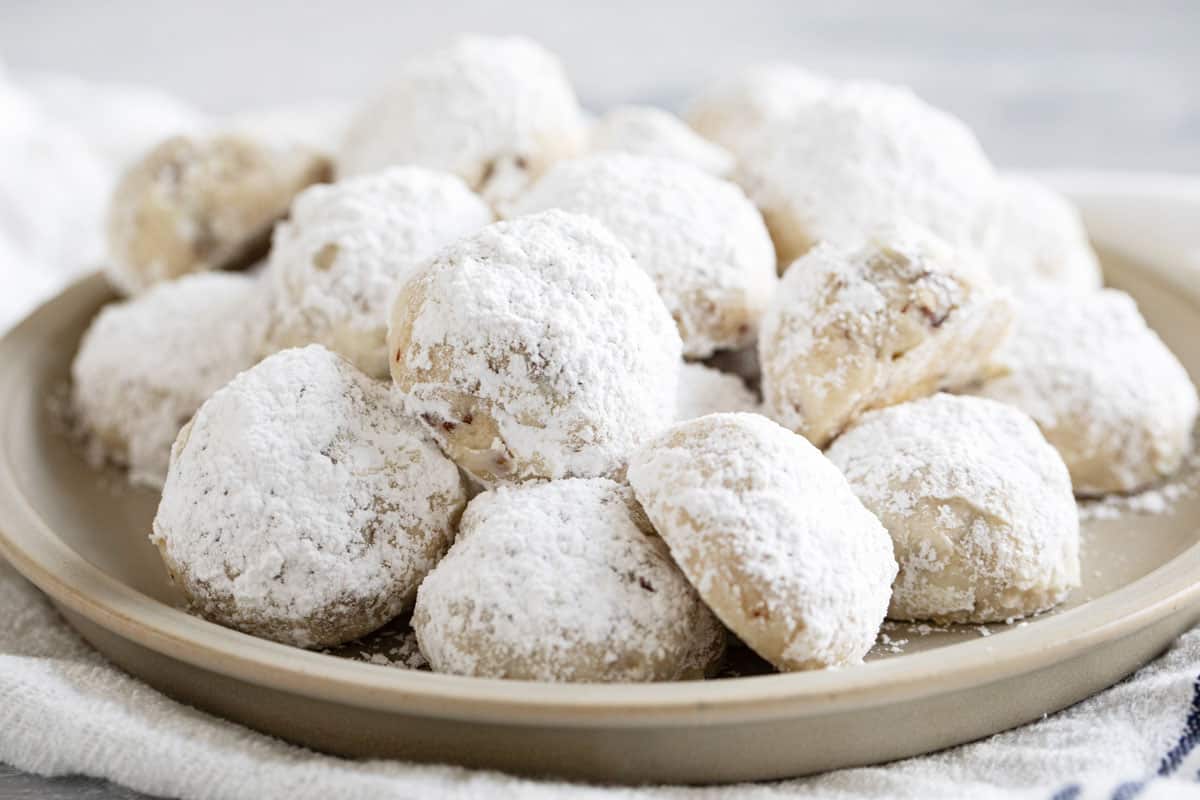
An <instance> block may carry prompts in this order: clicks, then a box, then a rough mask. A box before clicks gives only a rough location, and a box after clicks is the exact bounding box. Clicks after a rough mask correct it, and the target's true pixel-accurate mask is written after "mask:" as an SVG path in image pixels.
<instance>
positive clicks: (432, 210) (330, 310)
mask: <svg viewBox="0 0 1200 800" xmlns="http://www.w3.org/2000/svg"><path fill="white" fill-rule="evenodd" d="M491 217H492V215H491V211H490V210H489V209H488V207H487V206H486V205H485V204H484V202H483V201H482V200H481V199H479V197H478V196H477V195H475V194H474V193H473V192H472V191H471V190H470V189H468V188H467V187H466V185H465V184H464V183H463V182H462V181H461V180H459V179H458V178H456V177H454V176H453V175H449V174H446V173H439V172H433V171H432V170H427V169H424V168H422V167H392V168H390V169H387V170H384V171H383V172H379V173H374V174H371V175H364V176H362V177H358V178H350V179H347V180H344V181H341V182H339V183H336V184H333V185H331V186H314V187H311V188H309V189H307V190H305V191H304V192H303V193H301V195H300V196H299V197H297V198H296V201H295V202H294V203H293V204H292V212H291V218H290V219H289V220H288V221H286V222H283V223H280V224H279V225H278V226H276V228H275V236H274V240H273V242H272V248H271V257H270V266H269V267H268V271H267V281H268V283H269V286H270V294H271V325H270V329H269V331H268V339H269V343H270V345H271V347H272V348H273V349H276V350H278V349H282V348H285V347H294V346H298V345H304V344H308V343H310V342H318V343H320V344H323V345H325V346H326V347H328V348H330V349H332V350H334V351H335V352H338V353H340V354H342V355H343V356H345V357H346V358H348V359H350V360H351V361H352V362H354V363H355V364H356V365H358V367H359V368H360V369H362V370H363V371H365V372H367V373H368V374H369V375H372V376H374V377H377V378H386V377H387V376H388V352H387V341H386V340H387V317H388V311H389V310H390V306H391V301H392V296H393V294H394V292H395V288H396V286H397V285H398V283H399V282H401V281H403V280H404V279H405V278H406V277H407V276H408V274H409V273H410V272H412V271H413V270H414V269H416V268H417V267H418V266H420V264H421V263H422V262H423V261H425V260H426V259H427V258H429V257H430V256H432V255H433V254H434V253H435V252H437V251H438V250H439V249H441V248H442V247H443V246H444V245H446V244H449V243H450V242H452V241H454V240H456V239H458V238H459V237H461V236H465V235H467V234H469V233H473V232H474V231H476V230H478V229H479V228H482V227H483V226H484V225H486V224H488V223H489V222H490V221H491Z"/></svg>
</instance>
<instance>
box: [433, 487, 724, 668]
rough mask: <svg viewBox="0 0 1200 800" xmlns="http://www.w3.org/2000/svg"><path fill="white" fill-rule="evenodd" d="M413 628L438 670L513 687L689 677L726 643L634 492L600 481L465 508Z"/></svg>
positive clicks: (487, 496) (513, 494) (501, 495)
mask: <svg viewBox="0 0 1200 800" xmlns="http://www.w3.org/2000/svg"><path fill="white" fill-rule="evenodd" d="M413 628H414V629H415V630H416V632H417V641H418V642H419V643H420V645H421V652H422V653H424V654H425V656H426V657H427V658H428V659H429V662H430V664H431V665H432V666H433V668H434V670H435V671H437V672H450V673H455V674H458V675H472V676H475V677H485V678H515V679H520V680H541V681H575V682H614V681H667V680H677V679H680V678H688V677H690V678H699V677H703V676H704V673H705V672H706V670H707V669H708V668H709V667H710V666H711V665H713V664H714V663H715V662H716V661H717V660H718V659H719V657H720V655H721V653H722V651H723V650H724V643H725V630H724V629H723V628H722V627H721V625H720V624H719V623H718V622H717V621H716V619H715V618H714V617H713V615H712V612H711V611H709V610H708V609H707V608H706V607H705V606H704V604H703V603H702V602H701V601H700V598H699V597H698V596H697V595H696V592H695V590H694V589H693V588H692V587H691V586H690V585H689V584H688V582H687V580H686V579H685V578H684V577H683V575H682V574H681V573H680V571H679V568H678V567H676V566H675V564H674V563H673V562H672V561H671V556H670V554H669V552H668V551H667V547H666V545H665V544H663V542H662V540H661V539H659V538H658V537H657V536H656V535H654V529H653V528H652V527H650V524H649V522H647V521H646V519H645V517H644V515H643V514H642V512H641V509H640V508H638V506H637V502H636V501H635V500H634V499H633V493H632V492H631V491H630V490H629V489H628V488H627V487H624V486H621V485H619V484H617V483H614V482H613V481H610V480H607V479H604V478H591V479H571V480H563V481H551V482H549V483H540V484H529V485H526V486H518V487H501V488H498V489H495V490H493V491H490V492H485V493H484V494H481V495H479V496H478V497H476V498H475V499H474V500H472V501H471V504H470V505H469V506H468V507H467V511H466V513H465V514H463V518H462V523H461V525H460V528H459V534H458V539H457V540H456V541H455V543H454V546H453V547H452V548H451V549H450V552H449V553H448V554H447V555H446V557H445V558H444V559H443V560H442V562H441V563H440V564H438V566H437V568H436V569H434V570H433V572H432V573H430V575H429V577H428V578H426V579H425V582H424V583H422V584H421V589H420V591H419V592H418V594H417V605H416V610H415V611H414V612H413Z"/></svg>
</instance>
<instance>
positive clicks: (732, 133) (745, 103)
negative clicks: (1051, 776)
mask: <svg viewBox="0 0 1200 800" xmlns="http://www.w3.org/2000/svg"><path fill="white" fill-rule="evenodd" d="M829 88H830V83H829V81H828V80H826V79H825V78H824V77H822V76H820V75H816V74H814V73H812V72H809V71H808V70H805V69H802V68H800V67H798V66H796V65H794V64H787V63H765V64H756V65H753V66H750V67H747V68H746V69H743V70H741V71H740V72H737V73H735V74H733V75H729V76H726V77H724V78H721V79H719V80H717V81H716V82H714V83H713V84H711V85H710V86H708V87H707V88H706V89H705V90H704V91H703V92H702V93H701V94H700V95H699V96H698V97H696V98H695V99H693V100H692V101H691V103H689V104H688V108H687V111H686V112H685V113H684V117H685V118H686V119H687V121H688V123H689V124H691V126H692V127H693V128H695V129H696V130H697V131H699V132H700V133H701V134H703V135H704V136H707V137H708V138H709V139H712V140H713V141H715V142H717V143H719V144H721V145H724V146H725V147H727V148H729V150H730V151H732V152H733V153H734V154H735V155H737V156H738V157H739V158H740V157H741V155H742V153H743V151H744V150H745V148H746V145H747V143H748V142H750V141H751V140H753V138H754V137H755V135H756V134H758V133H760V132H762V131H763V130H764V129H766V128H769V127H771V126H773V125H776V124H778V123H780V122H783V121H784V120H786V119H787V118H788V117H790V116H791V115H792V114H794V113H795V112H796V111H797V110H798V109H800V108H802V107H803V106H804V105H806V104H808V103H810V102H812V101H814V100H816V99H818V98H820V97H821V96H823V95H824V94H825V93H826V92H827V91H828V90H829Z"/></svg>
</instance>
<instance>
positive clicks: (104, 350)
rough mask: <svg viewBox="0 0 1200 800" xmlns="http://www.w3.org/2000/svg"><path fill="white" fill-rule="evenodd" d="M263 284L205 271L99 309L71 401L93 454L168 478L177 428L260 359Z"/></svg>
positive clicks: (80, 356) (150, 480) (74, 371)
mask: <svg viewBox="0 0 1200 800" xmlns="http://www.w3.org/2000/svg"><path fill="white" fill-rule="evenodd" d="M259 292H260V289H259V286H258V285H257V283H256V282H255V281H254V280H253V279H252V278H248V277H246V276H245V275H235V274H224V273H206V274H198V275H189V276H186V277H184V278H181V279H180V280H178V281H172V282H170V283H165V284H161V285H159V286H155V287H154V288H152V289H150V290H149V291H147V292H146V293H145V294H142V295H139V296H138V297H135V298H132V299H130V300H126V301H123V302H119V303H112V304H110V305H107V306H105V307H104V308H103V309H102V310H101V312H100V313H99V314H98V315H97V316H96V319H95V320H94V321H93V322H92V324H91V327H89V328H88V331H87V333H86V334H85V335H84V337H83V340H82V341H81V342H80V345H79V352H78V353H77V354H76V356H75V360H74V362H73V363H72V364H71V379H72V389H71V393H72V407H73V410H74V413H75V415H76V417H77V422H78V423H79V424H80V425H81V427H82V428H83V430H84V431H85V432H86V434H87V436H88V440H89V446H90V448H91V450H92V455H93V457H94V458H95V460H97V461H102V460H107V461H111V462H113V463H116V464H120V465H122V466H126V467H128V468H129V478H130V480H131V481H132V482H134V483H138V484H142V485H146V486H151V487H159V486H162V483H163V480H164V479H165V478H166V475H167V462H168V460H169V458H170V453H171V443H172V442H174V441H175V435H176V434H177V433H179V429H180V428H181V427H183V425H184V424H185V423H187V421H188V420H189V419H191V417H192V414H194V413H195V412H196V409H198V408H200V404H201V403H203V402H204V401H205V400H207V399H208V397H209V395H211V394H212V393H213V392H215V391H216V390H217V389H220V388H221V387H222V386H224V385H225V384H226V383H228V382H229V381H230V379H232V378H233V377H234V376H235V375H237V374H238V373H239V372H241V371H242V370H244V369H247V368H248V367H250V366H251V365H253V364H254V362H255V360H256V359H257V356H258V352H259V349H260V344H259V342H260V340H261V337H262V331H261V323H260V322H259V318H260V316H261V314H260V298H259Z"/></svg>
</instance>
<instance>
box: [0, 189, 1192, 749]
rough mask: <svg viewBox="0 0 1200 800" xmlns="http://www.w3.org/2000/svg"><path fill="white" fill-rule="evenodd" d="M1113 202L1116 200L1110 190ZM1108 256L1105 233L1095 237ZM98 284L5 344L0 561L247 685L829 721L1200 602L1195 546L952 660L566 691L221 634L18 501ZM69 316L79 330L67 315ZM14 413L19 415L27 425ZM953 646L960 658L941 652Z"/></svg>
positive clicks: (395, 705)
mask: <svg viewBox="0 0 1200 800" xmlns="http://www.w3.org/2000/svg"><path fill="white" fill-rule="evenodd" d="M1110 191H1111V189H1110ZM1092 233H1093V235H1094V238H1096V239H1097V242H1098V243H1100V244H1103V238H1104V237H1103V236H1095V234H1096V233H1097V232H1096V231H1093V232H1092ZM1108 249H1110V250H1115V251H1117V252H1120V253H1121V254H1123V255H1127V256H1129V257H1130V258H1131V259H1132V260H1133V262H1134V263H1135V264H1136V268H1137V269H1139V270H1140V271H1144V272H1146V273H1148V277H1149V278H1150V279H1151V280H1153V281H1154V282H1155V283H1158V284H1159V285H1160V286H1161V285H1165V286H1166V287H1168V288H1170V289H1173V290H1176V291H1179V292H1182V293H1183V294H1184V295H1185V299H1186V300H1187V302H1188V303H1189V304H1190V305H1192V306H1193V307H1195V308H1196V311H1197V314H1200V275H1197V274H1192V273H1181V272H1179V271H1171V270H1167V269H1165V268H1164V267H1163V266H1162V265H1161V264H1160V263H1158V262H1155V261H1154V260H1149V261H1147V260H1144V257H1139V256H1138V254H1136V253H1131V252H1129V249H1128V248H1123V247H1109V248H1108ZM103 283H104V279H103V277H102V276H100V275H99V274H92V275H90V276H87V277H84V278H82V279H80V280H78V281H76V282H75V283H73V284H71V285H70V286H68V287H67V288H65V289H64V290H63V291H62V292H60V293H59V294H57V295H55V296H54V297H53V298H51V299H50V300H48V301H47V302H46V303H44V304H42V305H41V306H39V307H38V308H37V309H35V310H34V311H33V312H32V313H31V314H29V315H28V316H27V317H26V318H25V319H23V320H22V321H21V322H20V323H19V324H18V325H16V326H15V327H13V328H12V329H11V330H10V331H9V332H8V334H7V335H6V336H4V338H3V339H2V340H0V448H2V452H0V455H2V458H0V555H3V556H4V557H5V558H6V559H7V560H8V561H9V563H11V564H12V565H13V567H14V568H15V569H16V570H17V571H18V572H20V573H21V574H22V575H24V576H25V577H26V578H27V579H29V580H30V581H31V582H33V583H34V584H35V585H36V586H37V587H38V588H39V589H41V590H42V591H43V592H45V593H46V594H47V595H49V596H50V598H51V599H52V601H53V602H55V603H60V604H62V605H64V606H66V607H68V608H70V609H71V610H72V611H74V612H75V613H78V614H80V615H82V616H83V617H85V618H86V619H88V620H90V621H91V622H93V623H95V624H97V625H99V626H101V627H103V628H105V629H106V630H108V631H110V632H112V633H115V634H117V635H118V636H121V637H122V638H124V639H127V640H129V641H132V642H134V643H135V644H138V645H140V646H143V647H146V648H148V649H150V650H153V651H156V652H158V653H161V654H163V655H166V656H168V657H171V658H174V659H177V660H179V661H182V662H184V663H187V664H190V665H192V666H195V667H198V668H201V669H204V670H207V671H211V672H216V673H218V674H221V675H224V676H226V677H230V678H234V679H236V680H240V681H243V682H247V683H250V684H254V685H258V686H263V687H268V688H272V689H276V690H282V691H285V692H291V693H295V694H299V695H302V696H305V697H309V698H313V699H318V700H325V701H330V702H334V703H339V704H346V705H351V706H356V707H369V708H373V709H376V710H382V711H389V712H395V713H405V714H419V715H422V716H431V717H438V718H446V719H464V720H472V721H477V722H478V721H492V722H498V723H504V724H523V725H538V726H545V725H547V724H552V725H564V726H583V725H586V726H599V727H640V726H649V725H655V726H662V725H664V724H679V725H694V724H716V723H722V724H723V723H738V722H743V721H748V720H770V719H781V718H794V717H798V716H822V715H826V714H832V713H836V712H838V711H839V710H842V709H845V708H850V707H853V708H858V709H861V708H864V707H872V706H877V705H883V704H891V703H898V702H906V701H912V700H917V699H920V698H922V697H926V696H929V695H934V694H945V693H948V692H952V691H956V690H963V689H967V688H970V687H972V686H978V685H985V684H989V683H993V682H997V681H1001V680H1004V679H1006V678H1008V677H1012V676H1015V675H1020V674H1025V673H1029V672H1033V671H1037V670H1039V669H1042V668H1045V667H1048V666H1051V665H1053V664H1057V663H1060V662H1062V661H1066V660H1068V659H1070V658H1072V657H1073V656H1075V655H1077V654H1079V653H1081V652H1083V651H1085V650H1087V649H1090V648H1092V647H1095V646H1097V645H1099V644H1102V643H1106V642H1112V641H1116V640H1119V639H1121V638H1123V637H1125V636H1127V635H1130V634H1132V633H1133V632H1135V631H1137V630H1139V629H1141V628H1143V627H1146V626H1149V625H1151V624H1153V623H1155V622H1157V621H1160V620H1162V619H1165V618H1167V617H1169V616H1170V615H1171V614H1172V613H1174V612H1176V611H1179V610H1181V609H1182V608H1184V607H1186V606H1189V605H1190V606H1195V605H1197V604H1198V603H1200V543H1197V544H1194V545H1192V546H1191V547H1189V548H1187V549H1186V550H1184V551H1183V552H1182V553H1180V554H1178V555H1177V556H1175V557H1174V558H1173V559H1171V560H1170V561H1168V562H1166V563H1164V564H1162V565H1160V566H1159V567H1158V568H1156V569H1155V570H1154V571H1152V572H1150V573H1149V574H1147V575H1144V576H1142V577H1141V578H1139V579H1137V580H1136V581H1133V582H1132V583H1129V584H1126V585H1125V586H1123V587H1121V588H1120V589H1117V590H1116V591H1114V592H1110V593H1109V594H1107V595H1104V596H1102V597H1099V598H1097V599H1094V600H1090V601H1087V602H1085V603H1084V604H1082V605H1080V606H1077V607H1075V608H1071V609H1068V610H1066V611H1063V612H1061V613H1058V614H1056V615H1054V616H1053V617H1050V618H1047V619H1044V620H1041V621H1039V622H1038V623H1037V624H1036V625H1028V626H1023V627H1011V628H1010V629H1007V630H1005V631H1003V633H1004V637H1003V645H1002V646H1001V645H997V643H996V640H995V639H993V638H992V637H983V636H981V637H980V638H979V639H977V640H972V641H967V642H959V643H955V644H954V645H952V646H950V648H946V649H942V648H939V649H936V650H932V651H926V652H922V653H914V654H912V655H905V656H900V657H897V658H892V659H885V660H882V661H875V662H871V663H867V664H864V665H857V666H854V667H850V668H843V669H835V670H824V671H818V672H805V673H789V674H773V675H763V676H753V677H741V678H734V679H718V680H709V681H685V682H673V683H652V684H563V683H546V682H535V681H517V680H503V679H489V678H472V677H464V676H456V675H444V674H435V673H428V672H420V671H415V670H402V669H396V668H391V667H386V666H379V665H373V664H367V663H362V662H356V661H352V660H348V659H342V658H337V657H334V656H329V655H326V654H322V653H317V652H311V651H304V650H299V649H297V648H293V647H289V646H287V645H282V644H278V643H275V642H269V641H265V640H262V639H257V638H255V637H252V636H249V635H247V634H243V633H240V632H238V631H234V630H232V629H228V628H224V627H221V626H219V625H216V624H214V623H211V622H208V621H206V620H203V619H200V618H197V617H194V616H192V615H190V614H188V613H186V612H185V611H183V610H181V609H178V608H175V607H173V606H169V605H167V604H165V603H161V602H159V601H157V600H154V599H153V598H150V597H148V596H147V595H144V594H142V593H140V592H138V591H137V590H135V589H133V588H132V587H130V586H128V585H126V584H124V583H121V582H120V581H118V580H117V579H115V578H113V577H112V576H110V575H108V574H107V573H105V572H103V571H102V570H100V569H99V568H98V567H96V566H94V565H93V564H91V563H90V562H88V561H87V560H86V559H85V558H84V557H83V556H82V555H81V554H79V553H78V552H77V551H75V550H73V549H72V548H71V547H70V546H69V545H68V544H67V543H66V542H65V541H63V540H62V539H61V538H59V537H58V536H57V535H56V534H55V533H54V531H53V530H52V528H51V527H50V526H49V525H48V524H47V523H46V521H45V520H44V519H43V518H42V517H41V516H40V515H39V514H38V513H37V511H36V509H35V508H34V507H33V505H32V504H31V502H30V500H29V498H27V497H26V496H25V495H24V494H23V493H22V492H21V490H20V486H19V483H18V481H17V479H16V477H15V476H16V473H17V471H18V470H19V465H18V464H16V463H15V462H14V459H15V457H16V454H15V453H14V452H13V451H12V448H10V447H9V446H8V444H9V442H10V435H9V430H10V426H11V425H13V424H14V423H15V416H14V412H17V411H19V410H20V409H21V408H27V405H25V406H22V403H27V402H35V401H36V399H33V400H31V399H30V393H29V392H27V391H26V392H22V391H21V390H20V388H19V387H14V383H16V380H15V379H16V378H17V377H19V376H20V375H21V374H22V371H21V369H20V367H21V365H22V364H24V363H26V359H29V358H32V357H33V354H34V353H35V352H36V348H23V347H22V342H23V341H26V340H30V339H31V338H32V337H36V338H38V339H41V338H46V337H45V333H46V331H51V330H54V329H55V328H56V327H58V328H61V327H63V326H65V325H66V324H68V323H66V322H64V321H63V320H62V319H59V320H57V321H56V320H55V319H53V318H52V317H53V313H52V312H54V311H55V310H56V309H57V306H58V305H60V304H63V303H65V302H67V301H69V300H71V299H74V300H76V301H79V300H82V299H83V298H85V297H88V296H91V295H92V294H93V293H94V292H96V291H98V290H99V289H100V285H102V284H103ZM71 319H73V318H71ZM18 416H19V415H18ZM948 649H952V652H949V653H948V652H947V650H948Z"/></svg>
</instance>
